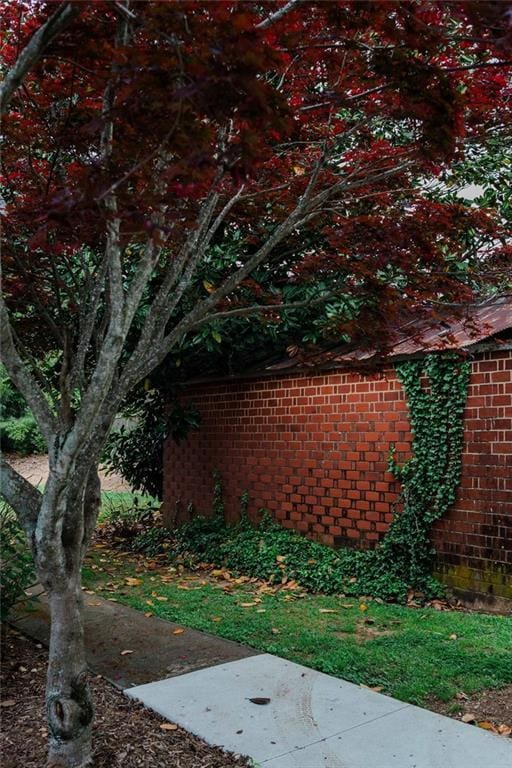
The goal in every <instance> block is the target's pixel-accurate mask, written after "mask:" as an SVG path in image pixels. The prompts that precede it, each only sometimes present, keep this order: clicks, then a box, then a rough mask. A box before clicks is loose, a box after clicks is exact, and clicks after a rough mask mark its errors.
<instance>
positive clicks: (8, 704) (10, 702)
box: [0, 699, 16, 707]
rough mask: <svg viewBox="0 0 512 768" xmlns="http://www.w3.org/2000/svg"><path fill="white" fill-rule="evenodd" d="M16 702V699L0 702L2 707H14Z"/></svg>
mask: <svg viewBox="0 0 512 768" xmlns="http://www.w3.org/2000/svg"><path fill="white" fill-rule="evenodd" d="M15 704H16V702H15V701H14V699H6V700H5V701H2V702H0V707H14V706H15Z"/></svg>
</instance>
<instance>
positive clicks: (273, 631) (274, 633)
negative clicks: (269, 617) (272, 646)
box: [270, 627, 279, 635]
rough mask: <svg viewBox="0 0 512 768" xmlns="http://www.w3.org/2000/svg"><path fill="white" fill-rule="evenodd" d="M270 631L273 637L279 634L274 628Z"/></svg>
mask: <svg viewBox="0 0 512 768" xmlns="http://www.w3.org/2000/svg"><path fill="white" fill-rule="evenodd" d="M270 631H271V632H272V634H273V635H278V634H279V630H278V629H277V628H276V627H272V629H271V630H270Z"/></svg>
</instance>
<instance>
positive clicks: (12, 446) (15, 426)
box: [0, 412, 46, 456]
mask: <svg viewBox="0 0 512 768" xmlns="http://www.w3.org/2000/svg"><path fill="white" fill-rule="evenodd" d="M0 432H1V434H2V448H3V449H4V450H6V451H14V452H15V453H21V454H22V455H24V456H27V455H28V454H30V453H45V451H46V443H45V441H44V438H43V436H42V434H41V432H40V430H39V427H38V426H37V423H36V420H35V419H34V417H33V416H32V414H31V413H30V412H29V413H26V414H24V415H23V416H19V417H18V418H9V419H5V420H3V421H1V422H0Z"/></svg>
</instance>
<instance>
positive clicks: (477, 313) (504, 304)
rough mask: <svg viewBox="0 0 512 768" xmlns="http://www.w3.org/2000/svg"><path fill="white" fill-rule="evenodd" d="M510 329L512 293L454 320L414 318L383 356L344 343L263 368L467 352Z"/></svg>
mask: <svg viewBox="0 0 512 768" xmlns="http://www.w3.org/2000/svg"><path fill="white" fill-rule="evenodd" d="M509 329H512V294H509V295H506V296H500V297H499V298H493V299H488V300H486V301H483V302H480V303H478V304H471V305H468V306H467V307H464V309H463V310H460V309H459V311H458V312H457V313H456V314H455V313H453V314H452V316H451V317H450V315H449V314H445V315H444V316H443V317H441V318H440V317H437V318H436V319H435V320H432V319H430V320H421V321H418V320H417V319H412V320H410V321H409V322H407V323H406V324H404V325H402V326H401V327H400V328H398V329H397V330H396V331H395V332H394V333H393V332H392V333H391V335H390V340H389V342H388V346H387V349H386V352H385V353H384V354H382V352H380V353H379V352H378V351H377V350H375V349H361V348H357V347H356V348H353V347H351V346H350V345H347V344H343V345H340V346H337V347H335V348H334V349H332V348H331V349H330V350H328V351H326V350H322V351H316V352H312V353H310V354H307V355H302V356H301V357H300V360H297V359H296V358H294V357H292V358H287V359H285V360H281V361H280V362H278V363H274V364H273V365H267V366H264V368H263V370H265V371H266V372H268V373H271V372H275V373H278V372H280V371H282V372H283V373H284V372H286V371H289V370H290V369H291V368H312V367H315V368H316V367H323V366H332V365H334V366H336V365H337V364H343V363H357V362H364V361H367V362H370V361H372V360H376V359H378V358H382V357H384V358H385V359H389V358H396V357H407V356H409V355H417V354H418V353H421V352H433V351H439V350H450V349H468V348H471V347H473V346H475V345H476V344H480V343H481V342H484V341H485V340H487V339H490V338H492V337H495V336H497V335H498V334H501V333H503V332H504V331H507V330H509Z"/></svg>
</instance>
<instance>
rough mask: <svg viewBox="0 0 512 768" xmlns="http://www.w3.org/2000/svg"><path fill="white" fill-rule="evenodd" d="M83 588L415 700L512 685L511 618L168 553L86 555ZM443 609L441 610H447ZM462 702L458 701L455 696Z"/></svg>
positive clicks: (96, 551)
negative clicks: (196, 564)
mask: <svg viewBox="0 0 512 768" xmlns="http://www.w3.org/2000/svg"><path fill="white" fill-rule="evenodd" d="M83 579H84V586H86V588H87V589H88V590H93V591H94V592H95V594H97V595H100V596H103V597H106V598H108V599H114V600H117V601H119V602H122V603H124V604H126V605H129V606H131V607H133V608H136V609H137V610H140V611H143V612H145V613H147V614H150V615H155V616H160V617H161V618H165V619H169V620H171V621H175V622H178V623H180V624H183V625H184V626H185V627H187V626H188V627H193V628H195V629H201V630H206V631H208V632H212V633H213V634H217V635H221V636H222V637H227V638H229V639H231V640H236V641H239V642H243V643H247V644H248V645H251V646H252V647H254V648H257V649H259V650H261V651H266V652H269V653H275V654H277V655H279V656H283V657H285V658H288V659H291V660H293V661H296V662H299V663H302V664H305V665H307V666H311V667H314V668H315V669H318V670H321V671H323V672H326V673H328V674H332V675H337V676H339V677H342V678H343V679H346V680H350V681H352V682H355V683H359V684H364V685H368V686H370V687H377V689H378V690H382V691H383V692H385V693H388V694H390V695H392V696H396V697H397V698H399V699H402V700H403V701H408V702H412V703H414V704H423V705H425V704H426V705H429V704H430V703H431V699H432V697H434V698H435V699H436V700H441V701H443V702H450V701H452V699H453V697H455V696H456V695H457V694H459V696H460V695H461V694H463V695H466V696H469V695H471V694H472V693H474V692H477V691H480V690H483V689H487V688H493V687H496V688H499V687H502V686H505V685H507V684H512V666H511V665H510V643H511V640H512V618H510V617H504V616H490V615H482V614H478V613H469V612H464V611H457V610H445V608H446V607H447V606H446V605H444V604H443V603H441V602H440V601H434V602H433V603H432V604H431V605H430V606H422V605H420V604H419V603H417V604H416V607H414V602H415V601H414V600H413V606H411V605H409V606H400V605H396V604H386V603H384V602H383V601H379V600H374V599H371V598H369V597H368V596H365V595H361V594H358V595H351V596H348V595H345V596H340V595H331V596H327V595H319V594H317V595H314V594H308V593H306V592H304V590H302V589H300V588H299V587H298V586H297V584H294V583H293V582H290V583H287V584H280V583H278V584H270V583H269V582H267V581H262V580H260V579H256V578H253V579H251V578H249V577H248V576H237V575H235V574H233V573H232V572H230V571H227V570H226V569H213V570H212V569H211V568H208V569H200V570H198V571H195V572H193V571H190V570H187V569H185V568H184V567H183V566H182V565H179V564H176V565H174V566H171V565H169V563H168V561H167V558H166V557H165V556H160V557H155V558H153V557H151V558H148V557H143V556H140V555H139V556H137V555H133V554H130V553H126V552H119V551H112V550H111V549H110V548H109V547H107V546H106V545H104V544H102V543H101V542H99V543H98V544H97V545H96V546H95V547H94V548H93V549H92V551H91V553H90V554H89V556H88V557H87V560H86V564H85V567H84V573H83ZM441 609H442V610H441ZM455 701H457V699H455Z"/></svg>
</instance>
